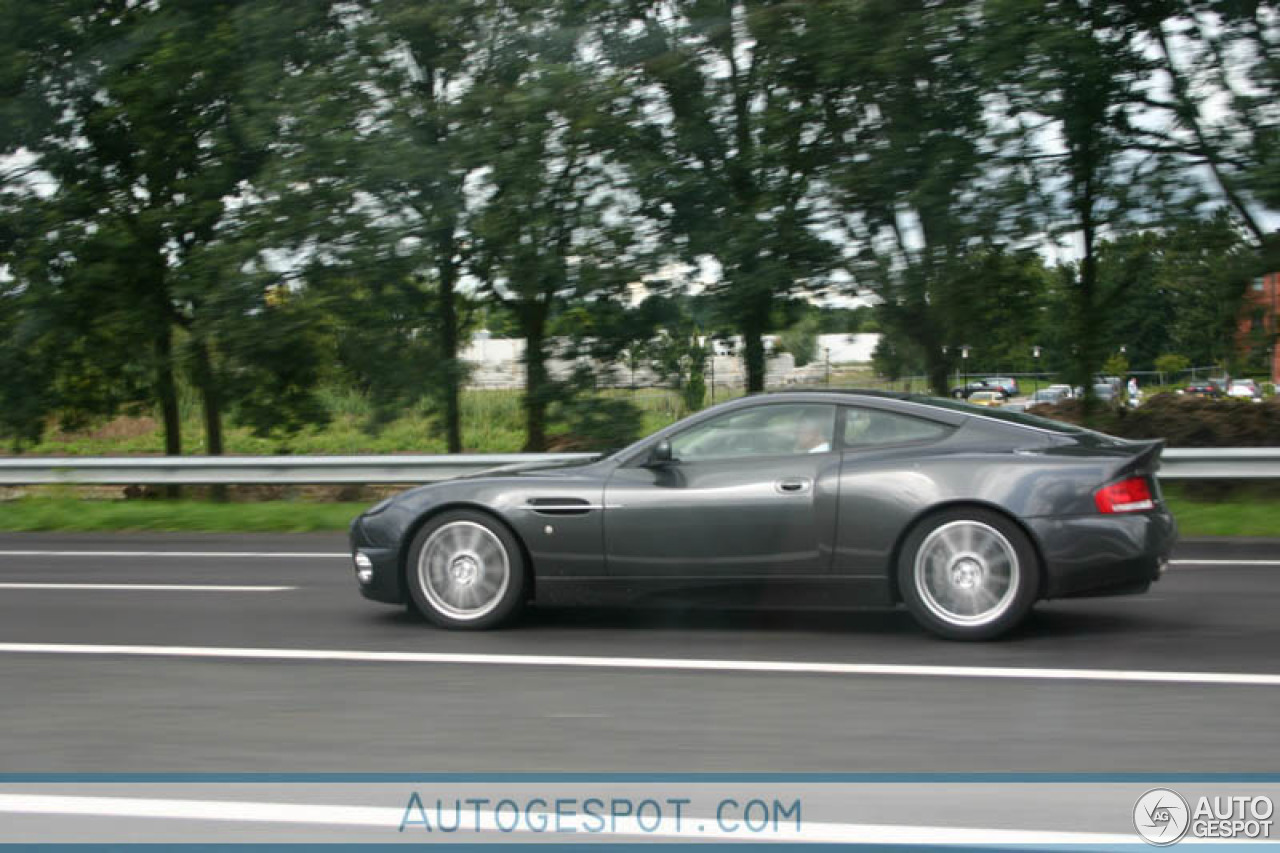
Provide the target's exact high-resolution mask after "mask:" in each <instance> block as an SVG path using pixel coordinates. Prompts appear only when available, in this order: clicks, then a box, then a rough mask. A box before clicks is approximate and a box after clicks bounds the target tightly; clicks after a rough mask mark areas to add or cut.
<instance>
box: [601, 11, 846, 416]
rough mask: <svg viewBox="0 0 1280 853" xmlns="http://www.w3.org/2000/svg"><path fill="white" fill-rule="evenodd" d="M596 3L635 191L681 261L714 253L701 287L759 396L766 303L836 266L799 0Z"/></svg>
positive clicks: (824, 143)
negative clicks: (823, 223) (628, 128)
mask: <svg viewBox="0 0 1280 853" xmlns="http://www.w3.org/2000/svg"><path fill="white" fill-rule="evenodd" d="M604 5H605V7H606V8H607V9H608V10H609V13H608V14H606V15H605V17H604V19H603V32H602V36H601V37H602V39H603V41H604V43H605V45H606V47H607V49H608V51H609V56H610V57H611V59H612V61H613V63H614V64H615V65H616V66H617V67H618V68H620V69H621V71H622V73H623V74H624V75H626V77H627V79H628V80H629V82H630V83H631V85H630V86H629V88H628V92H627V96H628V97H629V98H631V99H632V100H633V101H634V103H635V106H634V108H633V109H634V112H635V115H636V117H637V121H636V122H635V124H634V126H633V127H634V132H633V133H632V134H630V135H629V136H628V137H626V139H627V143H628V144H627V148H626V149H625V150H626V158H627V160H628V162H629V163H631V164H632V165H633V167H634V169H635V171H636V174H637V188H638V191H639V193H640V194H641V196H642V198H643V199H644V201H645V203H646V205H647V208H648V209H649V210H651V211H652V212H653V213H654V215H655V216H658V217H661V218H662V219H663V220H664V222H665V224H666V226H667V228H668V230H669V232H670V234H671V235H672V236H673V238H674V240H675V241H677V242H676V244H675V245H676V248H677V250H678V252H679V253H680V255H681V256H682V258H683V259H684V260H686V261H690V262H695V261H698V260H699V259H707V258H710V259H713V260H714V263H715V265H716V266H717V267H718V269H719V271H720V279H719V282H718V283H717V284H716V285H715V286H714V287H713V288H712V292H713V293H714V295H715V297H716V299H717V300H718V301H719V303H720V304H721V306H722V307H723V310H724V313H725V315H726V316H728V317H731V318H732V319H733V322H734V325H735V326H736V327H737V329H738V331H739V333H740V334H741V335H742V338H743V344H744V350H745V352H744V359H745V364H746V373H747V390H748V391H760V390H763V388H764V377H765V352H764V343H763V335H764V334H765V332H767V331H768V323H769V320H770V318H771V316H772V311H773V308H774V306H775V303H776V302H777V300H779V299H780V298H783V297H785V296H786V295H787V294H789V293H791V292H793V291H795V290H803V289H805V288H806V287H808V286H810V285H812V284H813V283H814V282H816V281H817V280H819V279H820V278H821V277H822V276H824V275H825V274H826V273H827V272H829V271H830V270H831V269H832V267H833V266H834V265H835V263H836V261H837V254H836V252H835V249H834V247H833V245H832V243H831V242H830V240H829V239H827V237H825V236H823V235H822V234H821V233H820V231H819V230H818V225H819V222H820V219H821V217H820V215H819V212H818V209H817V205H818V184H817V179H818V172H819V170H820V168H821V166H822V164H823V162H824V152H825V151H827V150H828V149H829V144H828V143H829V139H828V136H827V134H826V133H825V132H824V129H823V126H822V121H821V118H822V104H821V102H820V100H819V99H818V96H817V94H818V90H817V88H816V86H815V85H814V84H815V82H816V80H817V73H818V71H817V69H816V68H815V67H814V65H813V62H814V61H815V59H816V58H817V54H816V53H814V52H812V51H810V50H809V46H810V45H813V44H815V43H816V38H817V36H818V35H819V33H818V32H817V29H816V26H815V21H813V20H811V19H810V17H809V16H810V11H809V7H808V4H801V3H791V2H764V1H763V0H747V1H746V2H743V0H672V2H668V3H655V4H636V3H630V2H614V3H606V4H604Z"/></svg>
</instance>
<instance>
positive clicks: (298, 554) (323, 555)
mask: <svg viewBox="0 0 1280 853" xmlns="http://www.w3.org/2000/svg"><path fill="white" fill-rule="evenodd" d="M0 557H232V558H235V559H255V560H256V559H258V558H259V557H276V558H280V559H285V560H350V559H351V555H350V554H348V553H345V552H341V553H339V552H334V551H0Z"/></svg>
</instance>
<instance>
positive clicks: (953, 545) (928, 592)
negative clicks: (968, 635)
mask: <svg viewBox="0 0 1280 853" xmlns="http://www.w3.org/2000/svg"><path fill="white" fill-rule="evenodd" d="M1018 573H1019V565H1018V559H1017V555H1016V553H1015V552H1014V550H1013V546H1012V545H1011V544H1010V542H1009V540H1008V539H1007V538H1005V536H1004V535H1003V534H1002V533H1001V532H1000V531H999V530H997V529H996V528H994V527H991V526H990V525H987V524H984V523H982V522H979V521H973V520H958V521H953V522H949V523H947V524H944V525H942V526H940V527H938V528H937V529H935V530H934V531H933V532H932V533H930V534H929V535H928V536H926V538H925V540H924V541H923V542H922V543H921V545H920V548H919V550H918V551H917V552H916V563H915V578H916V589H917V591H918V593H919V594H920V598H921V601H922V603H923V604H924V605H925V606H926V608H928V609H929V610H930V611H931V612H932V613H933V614H934V615H935V616H937V617H939V618H941V619H942V620H944V621H945V622H948V623H950V624H953V625H957V626H963V625H981V624H985V623H987V622H990V621H992V620H994V619H997V618H999V617H1000V615H1001V614H1002V613H1004V612H1005V611H1006V610H1007V609H1008V608H1009V607H1010V606H1011V605H1012V602H1013V599H1014V597H1015V594H1016V592H1017V588H1018Z"/></svg>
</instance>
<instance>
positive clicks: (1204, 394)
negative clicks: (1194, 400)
mask: <svg viewBox="0 0 1280 853" xmlns="http://www.w3.org/2000/svg"><path fill="white" fill-rule="evenodd" d="M1178 393H1179V394H1185V395H1186V396H1188V397H1199V398H1202V399H1210V400H1216V399H1217V398H1219V397H1221V396H1222V389H1221V388H1219V387H1218V386H1217V385H1214V384H1213V383H1212V382H1192V383H1191V384H1190V385H1188V386H1187V387H1186V388H1184V389H1182V390H1181V391H1179V392H1178Z"/></svg>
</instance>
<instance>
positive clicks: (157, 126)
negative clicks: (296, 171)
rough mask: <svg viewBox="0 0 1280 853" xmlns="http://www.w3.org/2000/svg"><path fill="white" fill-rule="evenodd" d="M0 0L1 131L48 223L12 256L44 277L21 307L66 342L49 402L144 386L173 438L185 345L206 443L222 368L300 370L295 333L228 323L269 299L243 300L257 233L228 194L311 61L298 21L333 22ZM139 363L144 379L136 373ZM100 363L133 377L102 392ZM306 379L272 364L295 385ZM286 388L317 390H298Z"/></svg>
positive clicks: (255, 165)
mask: <svg viewBox="0 0 1280 853" xmlns="http://www.w3.org/2000/svg"><path fill="white" fill-rule="evenodd" d="M19 5H20V6H21V7H22V8H21V11H19V10H18V8H17V7H18V6H19ZM5 6H6V8H4V10H3V11H2V12H0V18H2V19H4V20H7V21H10V22H11V23H14V24H15V25H14V26H13V27H10V28H7V29H6V30H5V32H4V34H3V35H0V39H3V44H2V46H3V49H4V51H5V54H6V55H7V56H9V57H11V61H10V62H8V63H6V65H5V67H4V71H3V80H2V81H0V93H3V98H4V100H3V105H0V114H2V115H3V116H4V117H5V118H7V119H9V121H8V123H7V125H6V129H5V131H4V136H3V140H2V142H3V146H2V147H3V150H4V151H5V152H7V153H10V154H11V155H12V154H15V153H16V154H21V155H25V156H26V157H28V158H30V167H29V171H30V172H31V173H33V174H36V175H38V176H39V179H40V181H41V182H42V184H43V186H44V189H43V191H41V192H27V193H26V204H27V208H28V213H29V214H31V215H37V216H39V217H41V218H43V219H44V221H45V222H47V223H52V224H53V227H51V228H49V229H47V230H45V231H43V232H40V233H30V234H28V236H27V238H26V239H25V240H23V241H20V242H19V243H18V245H17V247H16V248H17V249H18V250H19V252H20V254H17V255H16V256H15V257H14V259H13V268H14V270H15V274H16V276H17V277H18V279H19V281H21V282H22V284H23V286H25V287H29V288H30V289H31V290H32V291H33V292H34V293H35V294H37V295H36V296H35V297H34V298H33V300H32V301H31V303H29V305H28V306H27V307H28V308H30V310H40V311H43V312H45V320H44V321H42V322H44V323H45V324H47V326H48V328H50V329H51V330H52V329H56V332H51V334H54V335H55V339H57V338H61V339H63V340H64V342H67V341H69V342H71V343H72V344H73V346H72V348H71V349H70V350H69V351H68V350H63V351H62V352H61V353H60V356H59V358H58V360H57V362H56V365H57V368H58V375H59V380H58V381H59V384H60V385H61V387H62V391H61V392H60V398H61V399H60V404H62V405H85V406H86V407H87V408H91V409H94V410H98V411H110V410H112V409H114V407H115V406H116V405H118V404H119V403H120V402H122V401H127V400H130V399H139V400H142V399H147V400H153V401H155V403H156V404H158V407H159V409H160V412H161V415H162V420H163V423H164V434H165V451H166V453H169V454H178V453H180V452H181V449H182V439H181V424H180V418H179V409H178V391H177V385H178V383H177V372H178V368H179V364H180V362H181V361H184V360H185V361H187V362H188V364H189V366H190V370H189V375H190V378H191V379H192V381H193V382H194V384H195V385H196V387H197V388H198V390H199V392H200V394H201V397H202V402H203V408H204V413H205V424H206V428H205V433H206V448H207V450H208V451H209V452H210V453H220V452H221V451H222V412H223V409H224V407H225V405H226V403H227V402H228V401H227V399H226V388H224V383H223V381H222V380H223V378H224V377H225V376H226V375H228V374H235V375H238V376H242V377H243V376H246V375H257V376H259V377H263V376H266V375H276V372H277V371H278V370H279V369H284V370H286V371H289V372H291V373H294V374H296V371H297V369H298V367H299V365H302V364H303V363H305V360H306V357H307V354H308V350H307V349H306V348H305V347H303V346H296V347H292V348H290V355H291V358H290V359H287V360H283V361H281V360H277V358H276V356H275V353H272V352H269V351H268V352H265V353H261V354H262V355H263V356H264V357H265V359H266V360H265V361H258V360H254V357H255V350H241V351H238V352H237V351H234V350H233V349H231V348H229V347H227V346H225V341H224V339H223V337H222V336H223V332H224V331H226V330H227V329H228V328H231V329H235V330H243V329H244V328H246V327H260V326H262V325H263V323H264V322H265V319H266V318H268V317H270V316H272V315H270V314H264V313H257V314H255V313H253V312H255V311H257V310H258V309H260V308H261V307H262V305H263V300H264V298H265V293H264V292H262V291H258V292H256V293H252V294H249V298H248V299H247V300H246V299H244V298H242V297H244V296H245V293H244V288H245V286H246V284H247V283H248V280H249V279H253V277H252V276H249V277H246V276H244V275H241V273H242V271H243V270H244V267H245V265H246V264H247V263H248V259H249V258H251V257H252V256H254V255H256V253H257V250H258V248H260V246H259V245H254V246H252V247H248V246H246V245H245V244H244V243H238V242H237V240H236V235H237V233H238V232H237V224H236V223H237V213H236V209H235V208H236V207H237V201H236V200H243V199H244V198H245V197H246V195H247V194H249V193H250V190H249V187H250V186H251V184H252V182H253V181H254V179H255V177H256V176H257V175H258V174H259V172H260V170H261V168H262V166H263V164H264V163H265V162H266V160H267V158H268V157H269V154H270V148H271V141H272V139H273V134H272V127H273V126H274V124H275V123H276V122H277V121H278V120H279V118H280V115H281V111H282V107H281V104H280V103H278V102H277V101H275V100H274V95H276V94H277V93H278V92H279V83H280V81H281V80H282V79H284V78H285V76H286V72H289V71H293V72H296V71H298V70H299V69H302V68H305V67H306V65H307V62H308V57H307V55H306V52H305V50H303V49H302V45H303V44H304V40H302V39H301V38H299V33H301V32H306V31H308V30H311V29H324V28H327V27H329V26H330V25H331V24H332V21H331V20H330V18H329V16H328V8H327V7H326V6H323V5H315V6H310V7H308V8H307V10H305V11H304V12H299V13H293V14H289V15H284V14H282V13H281V7H280V6H279V5H277V4H274V3H249V2H231V3H223V4H217V5H211V4H208V3H203V2H196V0H173V2H164V3H159V4H121V3H113V2H90V1H89V0H77V2H73V3H70V4H63V5H61V6H58V7H33V6H31V5H30V4H17V3H7V4H5ZM55 258H56V259H57V262H56V263H54V264H50V263H48V262H47V261H49V260H51V259H55ZM257 280H259V281H260V279H257ZM228 308H229V309H231V310H230V311H225V310H223V309H228ZM228 324H230V325H229V326H228ZM263 331H264V330H263V329H261V328H259V330H258V336H257V337H255V338H254V339H253V340H255V341H260V340H261V337H260V336H261V334H262V333H263ZM265 331H266V332H267V333H269V334H271V335H273V336H275V337H276V340H277V341H278V342H280V343H282V344H283V343H284V339H285V338H287V335H286V334H285V332H286V330H285V329H278V328H274V327H272V328H269V329H267V330H265ZM103 340H105V341H106V342H107V345H105V346H101V347H98V346H96V345H95V346H93V348H92V349H91V350H90V351H89V352H86V353H83V354H81V353H79V352H78V350H79V349H81V348H83V346H84V345H85V344H88V343H90V342H98V341H103ZM76 345H79V346H76ZM139 370H143V371H145V373H146V374H147V376H148V380H147V381H146V382H145V383H136V382H134V381H132V377H133V375H134V374H135V373H136V372H137V371H139ZM94 371H102V372H105V373H106V374H108V375H111V376H119V377H130V378H129V380H127V381H119V380H117V381H114V382H111V383H109V384H107V385H106V386H105V387H106V388H110V389H111V390H112V393H111V394H109V395H104V394H103V393H101V386H98V383H96V382H92V381H88V382H86V381H85V380H86V379H88V378H90V377H92V376H93V373H94ZM305 380H306V377H305V376H303V377H299V376H297V375H294V376H293V377H292V378H289V379H284V380H282V381H283V382H284V383H285V384H286V385H289V386H290V387H293V388H298V387H303V386H301V385H300V382H305ZM144 388H145V390H144ZM260 390H261V389H260V388H258V387H245V388H244V391H245V392H246V393H250V394H257V393H258V392H259V391H260ZM277 399H283V398H277ZM287 399H292V400H300V401H302V402H303V403H304V405H310V401H309V399H307V394H306V393H302V394H292V395H288V396H287ZM280 415H281V417H282V418H283V419H284V420H288V419H289V418H290V413H288V412H285V411H280Z"/></svg>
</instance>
